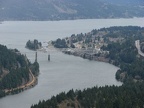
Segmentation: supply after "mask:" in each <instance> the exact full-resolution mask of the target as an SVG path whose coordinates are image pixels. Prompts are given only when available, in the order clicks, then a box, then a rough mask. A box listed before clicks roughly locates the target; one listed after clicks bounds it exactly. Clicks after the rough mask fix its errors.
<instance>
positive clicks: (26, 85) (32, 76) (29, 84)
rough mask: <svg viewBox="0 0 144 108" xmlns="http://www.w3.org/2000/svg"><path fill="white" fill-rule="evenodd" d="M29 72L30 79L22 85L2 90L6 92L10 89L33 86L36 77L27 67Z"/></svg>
mask: <svg viewBox="0 0 144 108" xmlns="http://www.w3.org/2000/svg"><path fill="white" fill-rule="evenodd" d="M29 72H30V74H29V75H30V81H29V82H28V83H26V84H24V85H21V86H19V87H17V88H13V89H9V90H8V89H5V90H4V91H5V92H6V93H7V92H11V91H12V90H17V89H26V88H29V87H31V86H33V85H34V84H35V82H36V78H35V77H34V75H33V73H32V72H31V70H30V69H29Z"/></svg>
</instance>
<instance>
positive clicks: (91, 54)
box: [62, 48, 109, 63]
mask: <svg viewBox="0 0 144 108" xmlns="http://www.w3.org/2000/svg"><path fill="white" fill-rule="evenodd" d="M62 52H63V53H64V54H69V55H74V56H78V57H82V58H84V59H89V60H94V61H101V62H106V63H109V59H108V58H106V57H105V56H104V54H97V53H95V51H94V50H83V49H76V48H74V49H63V50H62Z"/></svg>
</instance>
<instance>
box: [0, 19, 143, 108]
mask: <svg viewBox="0 0 144 108" xmlns="http://www.w3.org/2000/svg"><path fill="white" fill-rule="evenodd" d="M143 22H144V18H133V19H87V20H66V21H5V22H3V23H2V24H0V44H3V45H6V46H7V47H8V48H16V49H18V50H20V51H21V53H23V54H26V55H27V57H28V59H29V60H30V61H31V62H34V59H35V52H34V51H31V50H28V49H26V48H25V44H26V42H27V41H28V40H29V39H30V40H33V39H38V40H39V41H41V42H42V43H43V45H44V46H46V43H45V42H48V41H50V40H55V39H57V38H63V37H68V36H71V35H72V34H78V33H87V32H89V31H91V30H93V29H99V28H102V27H110V26H129V25H133V26H141V27H144V23H143ZM48 53H50V55H51V61H50V62H48V60H47V56H48ZM38 62H39V64H40V75H39V77H38V84H37V85H36V86H35V87H34V88H31V89H28V90H25V91H24V92H22V93H20V94H16V95H9V96H6V97H4V98H1V99H0V108H30V106H31V105H32V104H35V103H38V102H39V100H46V99H49V98H51V96H53V95H56V94H58V93H60V92H62V91H66V92H67V91H68V90H70V89H84V88H88V87H93V86H105V85H117V86H120V85H121V83H120V82H118V81H116V80H115V73H116V71H117V69H118V68H117V67H115V66H113V65H111V64H108V63H103V62H97V61H89V60H86V59H82V58H80V57H75V56H69V55H65V54H63V53H61V52H60V51H57V50H56V49H53V48H49V49H47V52H42V51H38Z"/></svg>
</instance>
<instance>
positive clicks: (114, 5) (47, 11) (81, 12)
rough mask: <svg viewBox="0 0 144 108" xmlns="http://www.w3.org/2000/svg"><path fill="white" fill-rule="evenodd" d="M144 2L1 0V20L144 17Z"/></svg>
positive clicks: (110, 0)
mask: <svg viewBox="0 0 144 108" xmlns="http://www.w3.org/2000/svg"><path fill="white" fill-rule="evenodd" d="M127 4H129V5H127ZM143 4H144V3H143V1H142V0H125V1H124V0H121V1H115V0H3V1H2V0H1V1H0V20H67V19H84V18H86V19H88V18H129V17H144V5H143Z"/></svg>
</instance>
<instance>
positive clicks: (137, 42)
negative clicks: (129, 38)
mask: <svg viewBox="0 0 144 108" xmlns="http://www.w3.org/2000/svg"><path fill="white" fill-rule="evenodd" d="M135 46H136V48H137V50H138V53H139V55H141V56H143V57H144V53H143V52H142V51H141V49H140V40H136V41H135Z"/></svg>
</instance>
